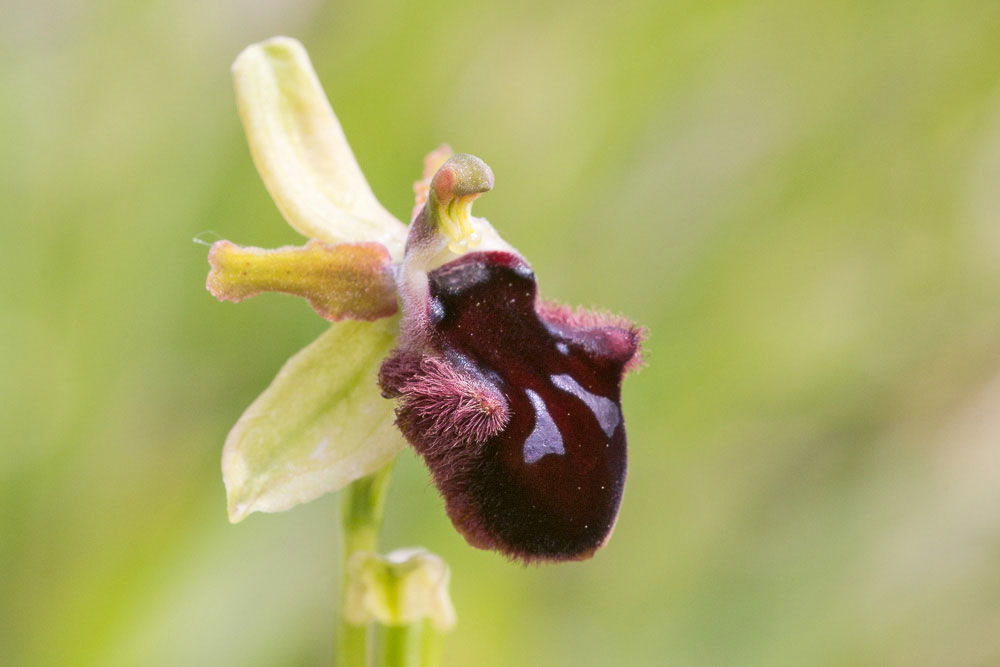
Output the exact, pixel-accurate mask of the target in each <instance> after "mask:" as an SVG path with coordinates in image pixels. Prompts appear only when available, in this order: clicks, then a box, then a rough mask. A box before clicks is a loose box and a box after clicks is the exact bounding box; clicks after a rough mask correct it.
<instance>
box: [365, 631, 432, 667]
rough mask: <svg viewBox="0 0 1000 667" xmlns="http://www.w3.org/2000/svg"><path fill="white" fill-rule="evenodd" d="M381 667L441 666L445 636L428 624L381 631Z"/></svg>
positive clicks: (379, 641) (377, 661) (378, 646)
mask: <svg viewBox="0 0 1000 667" xmlns="http://www.w3.org/2000/svg"><path fill="white" fill-rule="evenodd" d="M376 632H377V634H378V641H377V648H376V652H375V655H376V663H375V664H376V665H377V666H378V667H437V666H438V665H440V664H441V649H442V644H443V642H442V639H443V637H442V635H441V633H439V632H438V631H436V630H435V629H434V628H433V627H432V626H431V624H430V623H429V622H428V621H426V620H424V621H419V622H417V623H411V624H409V625H396V626H380V627H379V628H378V629H377V631H376Z"/></svg>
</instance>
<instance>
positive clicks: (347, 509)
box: [335, 462, 392, 667]
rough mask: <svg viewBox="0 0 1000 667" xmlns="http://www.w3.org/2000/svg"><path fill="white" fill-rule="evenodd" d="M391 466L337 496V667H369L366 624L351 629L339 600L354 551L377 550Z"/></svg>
mask: <svg viewBox="0 0 1000 667" xmlns="http://www.w3.org/2000/svg"><path fill="white" fill-rule="evenodd" d="M391 473H392V462H390V463H388V464H387V465H385V466H384V467H382V468H380V469H379V470H377V471H375V472H374V473H372V474H371V475H368V476H367V477H362V478H361V479H359V480H356V481H354V482H352V483H351V484H349V485H348V486H347V488H345V489H344V490H343V492H342V493H341V499H340V502H341V506H340V520H341V529H342V538H341V544H342V550H341V557H340V572H341V577H340V591H341V593H340V594H341V608H340V613H339V614H338V617H339V621H338V628H337V646H336V663H335V664H336V665H337V667H367V666H368V665H369V655H370V653H369V651H368V634H369V632H368V630H369V625H370V624H365V625H352V624H351V623H348V621H347V619H346V617H345V614H344V605H343V599H344V596H345V595H346V593H347V563H348V561H349V560H350V558H351V556H352V555H353V554H354V553H355V552H358V551H371V552H374V551H375V550H376V548H377V547H378V532H379V527H380V526H381V524H382V514H383V512H384V510H385V498H386V492H387V491H388V489H389V478H390V476H391Z"/></svg>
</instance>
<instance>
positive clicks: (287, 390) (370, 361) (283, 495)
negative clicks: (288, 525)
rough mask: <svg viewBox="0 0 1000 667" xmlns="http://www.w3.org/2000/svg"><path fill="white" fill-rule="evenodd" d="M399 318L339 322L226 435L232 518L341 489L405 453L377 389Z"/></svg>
mask: <svg viewBox="0 0 1000 667" xmlns="http://www.w3.org/2000/svg"><path fill="white" fill-rule="evenodd" d="M397 328H398V320H397V318H391V319H383V320H378V321H376V322H356V321H343V322H338V323H336V324H334V325H333V326H332V327H330V329H329V330H328V331H327V332H326V333H324V334H323V335H322V336H320V337H319V338H317V339H316V340H315V341H313V342H312V343H311V344H310V345H308V346H307V347H306V348H305V349H303V350H301V351H300V352H299V353H298V354H296V355H295V356H294V357H292V358H291V359H289V360H288V361H287V362H286V363H285V365H284V366H283V367H282V368H281V370H280V371H279V372H278V375H277V377H276V378H274V381H273V382H271V385H270V386H269V387H268V388H267V389H265V390H264V393H263V394H261V395H260V396H259V397H258V398H257V400H255V401H254V402H253V404H252V405H251V406H250V407H249V408H247V410H246V412H244V413H243V416H242V417H240V419H239V421H238V422H236V426H234V427H233V430H232V431H230V433H229V436H228V437H227V438H226V445H225V448H224V449H223V452H222V478H223V481H224V482H225V484H226V495H227V498H228V505H229V520H230V521H232V522H233V523H236V522H238V521H241V520H242V519H244V518H245V517H246V516H247V515H248V514H250V513H251V512H281V511H284V510H287V509H290V508H291V507H294V506H295V505H298V504H299V503H305V502H309V501H310V500H314V499H315V498H317V497H319V496H321V495H323V494H324V493H328V492H330V491H336V490H338V489H340V488H341V487H343V486H345V485H346V484H348V483H350V482H352V481H354V480H356V479H358V478H359V477H363V476H364V475H368V474H370V473H372V472H374V471H375V470H377V469H378V468H380V467H382V466H383V465H385V464H386V463H388V462H389V461H390V460H391V459H392V458H393V457H394V456H395V455H396V454H397V453H398V452H399V450H401V449H402V448H403V447H404V446H405V444H406V443H405V441H404V440H403V437H402V436H401V435H400V434H399V432H398V431H397V430H396V427H395V425H394V414H393V405H392V402H391V401H388V400H386V399H384V398H382V396H381V394H380V393H379V389H378V386H377V385H376V374H377V372H378V366H379V363H380V362H381V361H382V358H383V357H384V356H385V355H386V353H387V352H388V351H389V349H390V348H391V347H392V346H393V344H394V342H395V335H396V330H397Z"/></svg>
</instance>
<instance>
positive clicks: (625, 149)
mask: <svg viewBox="0 0 1000 667" xmlns="http://www.w3.org/2000/svg"><path fill="white" fill-rule="evenodd" d="M2 10H3V16H4V18H3V20H2V22H0V151H2V153H0V154H2V158H3V159H2V160H0V203H2V209H0V211H2V212H0V216H2V221H3V224H2V230H3V237H2V239H3V248H4V252H3V261H2V271H3V283H4V285H5V289H4V290H3V291H2V294H0V349H2V355H3V356H2V359H3V361H2V374H0V375H2V377H0V399H2V402H0V405H2V413H0V414H2V423H0V429H2V430H0V447H2V450H0V521H2V523H0V664H3V665H262V666H263V665H315V664H325V663H329V661H330V660H331V659H332V648H331V645H330V643H331V635H332V628H333V625H334V614H335V599H334V588H335V580H336V571H337V564H336V559H337V542H336V535H335V532H336V531H335V521H336V514H337V511H336V508H337V505H336V499H335V498H334V497H326V498H323V499H322V500H320V501H317V502H315V503H312V504H310V505H307V506H303V507H300V508H297V509H295V510H294V511H291V512H288V513H284V514H276V515H259V514H258V515H254V516H252V517H250V518H249V519H248V520H247V521H246V522H244V523H242V524H240V525H237V526H231V525H229V523H228V522H227V520H226V513H225V502H224V491H223V487H222V482H221V477H220V472H219V455H220V451H221V447H222V442H223V439H224V437H225V434H226V432H227V430H228V428H229V427H230V426H231V425H232V424H233V423H234V422H235V420H236V418H237V417H238V416H239V414H240V413H241V411H242V410H243V408H244V407H246V406H247V405H248V404H249V403H250V401H251V400H252V399H253V398H254V397H255V396H256V395H257V394H258V393H259V392H260V391H261V390H262V389H263V388H264V387H265V386H266V385H267V383H268V382H269V381H270V380H271V378H272V377H273V375H274V373H275V372H276V371H277V369H278V368H279V366H280V365H281V363H282V362H283V361H284V360H285V359H286V358H287V357H289V356H290V355H291V354H292V353H293V352H295V351H296V350H298V349H299V348H301V347H302V346H304V345H305V344H306V343H308V342H309V341H310V340H312V339H313V338H314V337H315V336H316V335H318V334H319V333H320V332H321V331H322V330H323V329H324V326H325V325H324V323H323V321H321V320H320V319H319V318H317V317H316V316H315V315H314V314H313V312H312V310H311V309H310V308H309V307H308V306H307V305H306V304H304V303H302V302H300V301H297V300H294V299H291V298H288V297H282V296H277V295H265V296H263V297H260V298H257V299H254V300H252V301H249V302H247V303H244V304H241V305H239V306H234V305H232V304H219V303H217V302H215V301H214V300H213V299H212V298H211V297H210V296H209V295H208V293H207V292H205V290H204V279H205V274H206V271H207V264H206V259H205V256H206V248H205V247H203V246H200V245H196V244H194V243H192V241H191V239H192V237H194V236H195V235H197V234H199V233H202V232H206V231H212V232H215V233H217V234H219V235H221V236H223V237H226V238H230V239H232V240H234V241H236V242H238V243H245V244H252V245H259V246H277V245H282V244H286V243H298V242H299V241H300V238H299V237H297V235H296V234H295V233H294V232H293V231H292V230H291V229H290V228H288V227H287V226H286V225H285V224H284V222H283V221H282V219H281V217H280V215H279V214H278V212H277V210H276V209H275V208H274V206H273V204H272V203H271V201H270V200H269V198H268V196H267V193H266V192H265V190H264V187H263V185H262V184H261V183H260V181H259V180H258V178H257V175H256V173H255V172H254V169H253V165H252V163H251V161H250V157H249V153H248V151H247V148H246V145H245V142H244V138H243V135H242V129H241V127H240V125H239V121H238V118H237V115H236V111H235V105H234V101H233V94H232V90H231V83H230V79H229V65H230V63H231V61H232V59H233V58H234V57H235V55H236V54H237V53H238V52H239V50H240V49H242V48H243V47H244V46H245V45H247V44H249V43H251V42H253V41H257V40H260V39H264V38H266V37H269V36H271V35H275V34H289V35H292V36H295V37H298V38H299V39H301V40H302V41H303V42H304V43H305V45H306V47H307V48H308V49H309V51H310V53H311V55H312V57H313V59H314V63H315V66H316V69H317V70H318V72H319V75H320V78H321V80H322V81H323V83H324V85H325V86H326V89H327V93H328V95H329V97H330V99H331V101H332V104H333V106H334V108H335V109H336V110H337V113H338V115H339V117H340V120H341V122H342V124H343V126H344V128H345V131H346V133H347V136H348V137H349V139H350V141H351V143H352V145H353V147H354V150H355V153H356V154H357V157H358V159H359V162H360V163H361V165H362V167H363V169H364V170H365V172H366V174H367V176H368V178H369V180H370V182H371V184H372V187H373V189H374V190H375V192H376V194H377V195H378V196H379V198H380V199H381V200H382V202H383V203H385V204H386V206H387V207H388V208H389V209H390V210H391V211H393V212H395V213H396V214H397V215H398V216H400V217H405V216H406V215H407V213H408V211H409V209H410V206H411V195H412V193H411V183H412V181H413V180H414V179H415V178H416V177H417V175H418V173H419V171H420V168H421V159H422V157H423V155H424V153H425V152H427V151H428V150H429V149H431V148H433V147H435V146H437V145H438V144H439V143H440V142H442V141H449V142H451V144H452V145H453V146H454V147H455V148H456V149H457V150H460V151H467V152H472V153H475V154H477V155H479V156H481V157H483V158H484V159H485V160H486V161H487V162H488V163H489V164H490V165H491V166H492V167H493V170H494V172H495V174H496V181H497V186H496V189H495V190H494V192H493V193H491V194H490V195H489V196H487V197H485V198H484V199H483V200H481V201H480V202H479V203H478V204H477V206H476V211H477V213H478V214H479V215H485V216H486V217H488V218H490V219H491V220H492V221H493V223H494V224H495V225H496V226H497V227H498V228H499V229H500V230H501V232H502V233H503V234H504V235H505V237H506V238H507V239H508V240H509V241H511V242H512V243H513V244H514V245H516V246H517V247H518V248H520V249H521V251H522V252H523V253H524V254H525V255H526V256H527V257H528V258H529V259H530V260H532V262H533V264H534V266H535V269H536V272H537V274H538V276H539V280H540V284H541V286H542V290H543V292H544V294H545V295H546V296H548V297H550V298H556V299H559V300H563V301H566V302H572V303H582V304H586V305H600V306H603V307H606V308H610V309H613V310H616V311H619V312H621V313H623V314H626V315H628V316H630V317H632V318H634V319H635V320H637V321H639V322H641V323H643V324H645V325H646V326H648V327H649V328H650V330H651V331H652V336H651V338H650V341H649V347H648V358H649V365H648V367H647V368H646V369H645V370H643V371H642V372H641V373H640V374H639V375H637V376H633V377H631V378H630V379H629V380H628V381H627V383H626V386H625V400H624V406H625V413H626V420H627V423H628V426H629V440H630V478H629V483H628V487H627V492H626V496H625V501H624V504H623V507H622V512H621V517H620V520H619V523H618V527H617V530H616V532H615V535H614V537H613V539H612V540H611V541H610V543H609V544H608V546H607V547H606V548H605V549H604V550H603V551H601V552H599V553H598V555H597V556H596V557H595V558H594V559H593V560H592V561H589V562H586V563H578V564H568V565H560V566H547V567H530V568H523V567H520V566H518V565H514V564H511V563H508V562H506V561H505V560H504V559H502V558H501V557H499V556H497V555H495V554H491V553H486V552H480V551H476V550H474V549H472V548H470V547H468V546H467V545H466V544H465V543H464V542H463V540H462V538H461V537H460V536H459V535H458V534H457V533H456V532H455V531H454V530H453V529H452V528H451V526H450V524H449V523H448V521H447V518H446V517H445V514H444V511H443V508H442V502H441V500H440V498H439V497H438V496H437V494H436V492H435V491H434V489H433V487H432V486H431V484H430V482H429V478H428V475H427V473H426V471H425V469H424V468H423V465H422V463H421V462H420V461H419V460H417V459H416V458H415V457H414V456H413V454H412V453H410V452H406V453H405V454H404V455H403V456H402V457H401V459H400V463H399V465H398V466H397V472H396V476H395V479H394V482H393V488H392V491H391V496H390V499H389V509H388V516H387V520H386V527H385V531H384V539H383V546H384V547H385V548H393V547H399V546H406V545H415V544H420V545H424V546H426V547H428V548H430V549H432V550H434V551H436V552H438V553H440V554H442V555H443V556H444V557H445V558H446V560H447V561H448V562H449V563H450V564H451V566H452V570H453V579H452V590H453V597H454V601H455V604H456V607H457V609H458V613H459V624H458V626H457V628H456V630H455V632H454V633H453V634H452V635H451V636H450V637H449V639H448V644H447V655H446V659H447V660H446V662H447V664H449V665H477V666H491V665H574V666H575V665H585V666H597V665H668V664H669V665H985V664H1000V307H998V303H1000V301H998V299H1000V38H998V35H1000V3H997V2H993V1H981V2H949V1H944V0H942V1H939V2H920V1H917V2H913V1H903V0H886V1H879V2H836V3H835V2H827V3H819V2H806V3H800V2H793V1H792V0H765V1H763V2H705V1H699V2H693V1H684V2H659V1H655V0H648V1H646V0H629V1H626V2H621V3H617V4H614V5H609V4H606V3H602V4H597V3H589V4H588V3H558V2H546V1H541V2H539V1H534V2H512V3H501V2H491V3H472V2H461V3H460V2H437V3H420V2H409V1H406V0H399V1H396V2H386V3H368V2H362V1H360V0H359V1H357V2H351V3H323V2H319V1H318V0H293V1H291V2H289V1H279V0H268V1H265V0H260V1H256V2H236V1H233V0H222V1H220V2H205V3H195V2H169V1H166V0H155V1H151V2H124V1H117V2H111V1H109V2H92V3H87V2H69V1H66V2H61V1H59V0H55V1H52V2H38V3H35V2H28V1H27V0H23V1H22V0H14V2H13V4H11V2H10V0H7V2H5V3H4V4H3V8H2Z"/></svg>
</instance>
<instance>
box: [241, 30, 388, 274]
mask: <svg viewBox="0 0 1000 667" xmlns="http://www.w3.org/2000/svg"><path fill="white" fill-rule="evenodd" d="M233 80H234V83H235V86H236V101H237V104H238V106H239V112H240V118H241V119H242V121H243V128H244V129H245V130H246V135H247V141H248V142H249V144H250V152H251V153H252V154H253V160H254V164H255V165H256V166H257V171H258V172H259V173H260V176H261V178H262V179H263V181H264V184H265V185H266V186H267V189H268V192H270V193H271V197H272V198H273V199H274V201H275V203H276V204H277V205H278V209H279V210H280V211H281V213H282V215H284V216H285V219H286V220H287V221H288V224H290V225H291V226H292V227H294V228H295V229H296V230H297V231H299V232H300V233H302V234H304V235H305V236H308V237H310V238H317V239H320V240H322V241H325V242H327V243H344V242H352V241H377V242H379V243H381V244H383V245H384V246H386V247H387V248H388V249H389V252H390V254H391V255H392V256H393V258H394V259H396V260H398V259H399V258H400V257H402V254H403V245H404V243H405V241H406V227H405V226H404V225H403V224H402V223H401V222H399V221H398V220H397V219H396V218H394V217H393V216H392V214H391V213H389V212H388V211H386V210H385V208H383V207H382V205H381V204H380V203H379V202H378V200H377V199H376V198H375V195H374V194H372V191H371V188H370V187H369V185H368V182H367V181H366V180H365V177H364V174H362V172H361V168H360V167H359V166H358V162H357V160H356V159H355V158H354V153H352V152H351V147H350V146H349V145H348V143H347V138H346V137H345V136H344V131H343V130H342V129H341V127H340V123H339V122H338V121H337V117H336V116H335V115H334V113H333V109H332V108H330V103H329V102H328V101H327V99H326V95H325V94H324V92H323V88H322V86H321V85H320V82H319V79H318V78H317V77H316V72H315V71H314V70H313V67H312V63H310V62H309V56H308V54H306V50H305V48H304V47H303V46H302V44H300V43H299V42H298V41H296V40H294V39H291V38H288V37H274V38H272V39H269V40H267V41H264V42H260V43H258V44H253V45H251V46H248V47H247V48H246V49H245V50H244V51H243V52H242V53H240V55H239V56H238V57H237V58H236V61H235V62H234V63H233Z"/></svg>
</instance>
